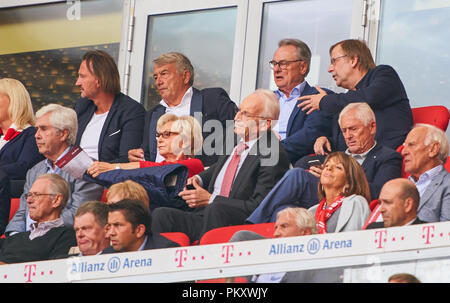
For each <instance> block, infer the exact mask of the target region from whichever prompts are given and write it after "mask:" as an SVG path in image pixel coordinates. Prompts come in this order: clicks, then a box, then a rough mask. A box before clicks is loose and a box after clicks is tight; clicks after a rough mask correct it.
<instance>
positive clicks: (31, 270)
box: [25, 264, 36, 283]
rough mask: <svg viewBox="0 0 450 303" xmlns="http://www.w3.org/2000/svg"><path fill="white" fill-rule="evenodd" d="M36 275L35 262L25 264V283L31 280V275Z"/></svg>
mask: <svg viewBox="0 0 450 303" xmlns="http://www.w3.org/2000/svg"><path fill="white" fill-rule="evenodd" d="M35 275H36V264H29V265H25V278H27V280H26V281H25V282H26V283H29V282H31V277H34V276H35Z"/></svg>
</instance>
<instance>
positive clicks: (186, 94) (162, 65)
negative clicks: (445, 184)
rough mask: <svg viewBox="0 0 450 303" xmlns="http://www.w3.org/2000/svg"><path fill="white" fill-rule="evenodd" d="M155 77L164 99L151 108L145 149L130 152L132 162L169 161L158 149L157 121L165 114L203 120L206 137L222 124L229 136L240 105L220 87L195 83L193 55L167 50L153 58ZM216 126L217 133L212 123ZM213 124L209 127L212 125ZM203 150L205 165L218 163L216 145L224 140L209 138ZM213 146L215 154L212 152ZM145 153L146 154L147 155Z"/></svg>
mask: <svg viewBox="0 0 450 303" xmlns="http://www.w3.org/2000/svg"><path fill="white" fill-rule="evenodd" d="M152 63H153V78H154V79H155V87H156V89H157V90H158V93H159V95H160V96H161V102H160V103H159V104H158V105H156V106H154V107H153V108H151V109H150V110H149V111H148V112H147V114H146V116H145V126H144V133H143V136H142V135H141V136H142V148H136V149H132V150H129V151H128V159H129V160H130V162H132V161H143V160H144V159H145V160H148V161H152V162H161V161H163V160H165V159H164V158H163V157H162V156H161V155H160V154H159V152H158V148H157V147H158V141H157V137H156V136H155V135H156V132H157V128H156V124H157V122H158V120H159V118H160V117H161V116H162V115H163V114H167V113H172V114H175V115H177V116H185V115H189V116H192V117H194V118H195V119H197V120H198V121H199V122H200V123H201V126H202V127H201V129H202V130H203V138H204V139H205V140H206V139H207V138H208V136H209V135H211V134H213V135H215V134H217V133H218V129H216V126H217V127H219V126H221V127H222V130H223V132H221V131H220V132H219V133H221V134H223V137H225V129H226V124H227V121H230V120H233V118H234V116H235V115H236V112H237V106H236V104H235V103H234V102H233V101H232V100H231V99H230V97H229V96H228V94H227V92H226V91H225V90H224V89H223V88H220V87H213V88H204V89H201V90H200V89H197V88H195V87H194V86H193V84H194V67H193V66H192V64H191V61H190V60H189V58H187V57H186V56H185V55H183V54H181V53H178V52H169V53H164V54H161V55H160V56H158V57H157V58H155V59H154V60H153V62H152ZM211 122H212V124H213V125H214V132H212V128H210V126H211V125H212V124H211ZM208 125H209V126H208ZM209 142H210V143H211V144H210V145H209V144H208V145H205V146H204V149H203V150H200V151H199V154H198V155H197V156H196V158H198V159H200V160H201V161H202V163H203V165H205V166H210V165H211V164H213V163H215V162H216V161H217V158H218V154H217V153H216V152H215V147H216V146H218V145H220V144H221V143H222V142H220V141H219V142H218V141H216V138H214V139H213V140H210V141H209ZM209 148H211V149H213V153H210V152H209V150H208V149H209ZM144 155H145V156H144Z"/></svg>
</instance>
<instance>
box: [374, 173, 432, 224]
mask: <svg viewBox="0 0 450 303" xmlns="http://www.w3.org/2000/svg"><path fill="white" fill-rule="evenodd" d="M419 200H420V196H419V192H418V191H417V188H416V186H415V185H414V183H412V182H411V181H409V180H407V179H403V178H398V179H393V180H390V181H388V182H387V183H386V184H385V185H384V186H383V188H382V189H381V192H380V198H379V201H380V203H381V205H380V209H379V212H380V213H381V215H382V216H383V222H373V223H370V224H369V225H368V226H367V228H366V229H373V228H383V227H393V226H405V225H411V224H421V223H424V222H423V221H421V220H420V219H419V218H417V208H418V207H419Z"/></svg>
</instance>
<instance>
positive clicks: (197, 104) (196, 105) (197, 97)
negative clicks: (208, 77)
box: [191, 87, 203, 125]
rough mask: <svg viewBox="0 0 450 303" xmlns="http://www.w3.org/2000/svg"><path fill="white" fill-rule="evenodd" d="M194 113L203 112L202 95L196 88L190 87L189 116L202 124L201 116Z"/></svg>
mask: <svg viewBox="0 0 450 303" xmlns="http://www.w3.org/2000/svg"><path fill="white" fill-rule="evenodd" d="M194 113H203V96H202V94H201V93H200V91H199V90H198V89H196V88H194V87H193V88H192V98H191V116H192V117H194V118H196V119H197V120H198V122H199V123H200V125H202V121H201V116H200V115H199V114H194Z"/></svg>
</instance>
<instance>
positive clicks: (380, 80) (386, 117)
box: [299, 39, 413, 154]
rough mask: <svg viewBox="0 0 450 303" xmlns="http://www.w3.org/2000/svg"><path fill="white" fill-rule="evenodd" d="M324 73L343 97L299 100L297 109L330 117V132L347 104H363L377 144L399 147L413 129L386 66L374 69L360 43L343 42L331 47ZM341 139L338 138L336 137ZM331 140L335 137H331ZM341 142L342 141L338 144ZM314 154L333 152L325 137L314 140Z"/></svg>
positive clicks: (403, 95)
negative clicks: (374, 124) (373, 120)
mask: <svg viewBox="0 0 450 303" xmlns="http://www.w3.org/2000/svg"><path fill="white" fill-rule="evenodd" d="M330 57H331V60H330V61H331V63H330V66H329V68H328V72H329V73H330V74H331V75H332V77H333V79H334V80H335V81H336V85H337V86H340V87H342V88H345V89H348V91H347V92H346V93H339V94H327V92H325V91H323V90H321V89H320V88H318V90H319V94H316V95H309V96H302V97H300V98H299V100H300V101H301V103H300V105H299V107H300V108H302V110H303V111H305V112H306V113H307V114H308V115H309V114H312V113H314V112H316V111H320V112H324V113H325V114H327V115H333V122H332V123H333V129H335V130H336V131H339V127H338V123H337V117H338V114H339V112H340V111H341V110H342V109H343V108H344V107H345V106H346V105H347V104H349V103H353V102H366V103H368V104H369V106H370V107H371V108H372V110H373V111H374V112H375V116H376V120H377V132H376V135H375V140H376V141H377V143H378V144H380V145H383V146H386V147H390V148H392V149H396V148H397V147H399V146H400V145H401V144H403V142H404V140H405V138H406V135H407V134H408V132H409V130H410V129H411V127H412V125H413V118H412V111H411V107H410V104H409V100H408V97H407V95H406V91H405V88H404V86H403V83H402V81H401V80H400V78H399V76H398V74H397V72H396V71H395V70H394V69H393V68H392V67H391V66H388V65H378V66H376V65H375V62H374V60H373V58H372V55H371V53H370V49H369V48H368V47H367V45H366V44H365V42H364V41H360V40H353V39H350V40H344V41H341V42H338V43H336V44H334V45H333V46H331V48H330ZM338 135H339V136H340V139H342V134H338ZM333 137H335V135H334V134H333ZM340 141H343V140H340ZM316 145H317V146H318V147H317V148H315V153H320V154H323V153H324V152H323V150H324V148H325V149H326V150H325V152H329V151H331V150H330V149H333V150H337V148H338V147H337V146H332V145H333V144H330V140H328V138H327V137H320V138H318V139H317V142H316Z"/></svg>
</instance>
